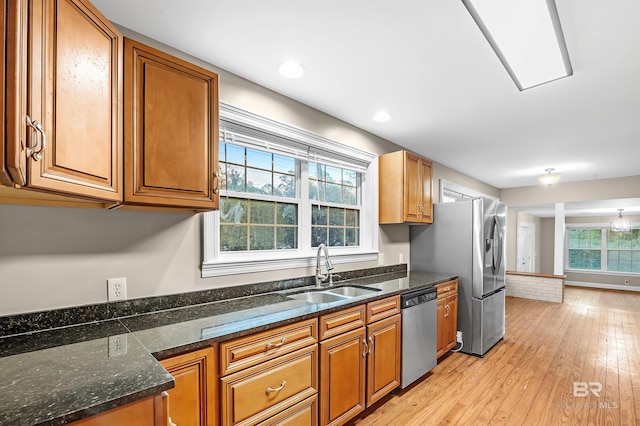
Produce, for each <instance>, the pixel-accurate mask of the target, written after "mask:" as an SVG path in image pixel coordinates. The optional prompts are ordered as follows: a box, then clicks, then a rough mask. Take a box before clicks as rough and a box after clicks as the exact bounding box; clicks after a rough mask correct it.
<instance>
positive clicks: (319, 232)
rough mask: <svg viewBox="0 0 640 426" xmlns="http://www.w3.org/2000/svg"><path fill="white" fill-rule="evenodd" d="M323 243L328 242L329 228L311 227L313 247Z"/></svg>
mask: <svg viewBox="0 0 640 426" xmlns="http://www.w3.org/2000/svg"><path fill="white" fill-rule="evenodd" d="M321 243H325V244H327V228H320V227H317V226H312V227H311V247H318V246H319V245H320V244H321Z"/></svg>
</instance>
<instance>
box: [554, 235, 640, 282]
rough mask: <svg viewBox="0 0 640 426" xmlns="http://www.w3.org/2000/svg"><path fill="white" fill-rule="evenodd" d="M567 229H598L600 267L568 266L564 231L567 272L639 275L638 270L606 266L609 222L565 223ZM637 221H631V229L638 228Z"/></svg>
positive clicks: (565, 241)
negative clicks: (610, 268)
mask: <svg viewBox="0 0 640 426" xmlns="http://www.w3.org/2000/svg"><path fill="white" fill-rule="evenodd" d="M566 228H567V230H569V229H600V230H601V234H600V249H599V250H600V269H577V268H569V232H565V236H564V251H565V259H566V263H565V268H564V270H565V271H567V272H575V273H582V274H595V275H621V276H640V273H638V272H625V271H610V270H608V269H607V266H608V262H607V261H608V250H609V248H608V245H607V242H608V240H607V238H608V232H607V231H609V229H610V228H611V224H610V223H608V222H607V223H567V224H566ZM639 228H640V224H639V223H631V229H639Z"/></svg>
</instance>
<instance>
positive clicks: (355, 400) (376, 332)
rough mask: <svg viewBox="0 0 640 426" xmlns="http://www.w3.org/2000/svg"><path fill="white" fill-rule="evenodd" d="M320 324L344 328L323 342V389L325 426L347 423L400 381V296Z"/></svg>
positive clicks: (325, 318) (332, 316)
mask: <svg viewBox="0 0 640 426" xmlns="http://www.w3.org/2000/svg"><path fill="white" fill-rule="evenodd" d="M365 308H366V309H365ZM363 309H364V311H363ZM359 312H366V319H368V320H369V323H368V324H367V325H366V327H365V326H363V321H362V317H361V316H360V315H359ZM326 324H329V325H331V324H334V327H328V326H327V325H326ZM336 325H339V327H338V326H336ZM318 327H319V328H320V330H324V329H329V330H330V329H332V328H333V329H334V330H337V329H340V330H342V331H343V333H342V334H339V335H337V336H334V337H331V338H328V339H326V340H322V341H321V342H320V393H319V395H320V424H321V425H323V426H324V425H342V424H344V423H346V422H347V421H348V420H350V419H352V418H353V417H355V416H356V415H358V414H359V413H361V412H362V411H364V410H365V408H366V407H368V406H369V405H371V404H373V403H374V402H375V401H378V400H379V399H380V398H382V397H383V396H385V395H386V394H388V393H389V392H391V391H392V390H393V389H395V388H396V387H397V386H399V385H400V362H401V358H400V348H401V341H400V339H401V318H400V299H399V296H395V297H390V298H387V299H382V300H378V301H375V302H371V303H369V304H367V305H361V306H357V307H354V308H348V309H345V310H344V311H339V312H335V313H332V314H328V315H325V316H322V317H320V324H319V326H318ZM347 330H350V331H347ZM321 335H322V333H321Z"/></svg>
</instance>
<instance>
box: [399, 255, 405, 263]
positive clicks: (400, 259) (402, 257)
mask: <svg viewBox="0 0 640 426" xmlns="http://www.w3.org/2000/svg"><path fill="white" fill-rule="evenodd" d="M398 263H404V253H400V254H399V255H398Z"/></svg>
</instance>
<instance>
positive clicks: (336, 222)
mask: <svg viewBox="0 0 640 426" xmlns="http://www.w3.org/2000/svg"><path fill="white" fill-rule="evenodd" d="M329 226H344V209H333V208H330V209H329Z"/></svg>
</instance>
